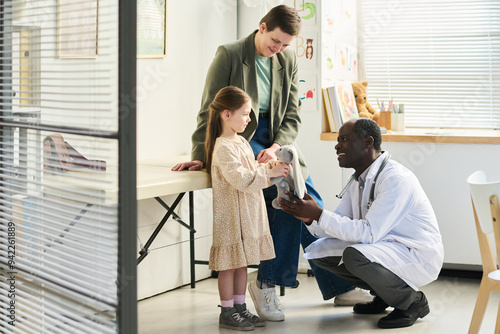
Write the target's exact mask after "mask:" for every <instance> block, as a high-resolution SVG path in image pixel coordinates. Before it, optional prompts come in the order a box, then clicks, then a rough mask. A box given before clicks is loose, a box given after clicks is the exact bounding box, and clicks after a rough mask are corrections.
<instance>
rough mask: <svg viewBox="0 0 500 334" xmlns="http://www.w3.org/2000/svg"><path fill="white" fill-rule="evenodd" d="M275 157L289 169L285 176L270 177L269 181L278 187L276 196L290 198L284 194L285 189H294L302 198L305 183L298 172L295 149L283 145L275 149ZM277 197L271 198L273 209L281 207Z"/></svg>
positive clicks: (297, 156)
mask: <svg viewBox="0 0 500 334" xmlns="http://www.w3.org/2000/svg"><path fill="white" fill-rule="evenodd" d="M276 157H277V158H278V160H279V161H281V162H283V163H285V164H287V165H288V167H289V168H290V171H289V173H288V175H287V177H286V178H284V177H283V176H280V177H273V178H271V182H272V183H274V184H275V185H276V187H277V188H278V198H280V197H282V198H284V199H286V200H290V196H288V195H285V190H288V191H290V192H292V193H293V191H294V190H295V191H296V194H297V197H299V198H304V193H305V192H306V183H305V182H304V178H303V177H302V174H301V172H300V163H299V155H298V153H297V150H296V149H295V147H293V146H292V145H284V146H282V147H280V148H279V149H277V150H276ZM278 198H275V199H274V200H273V203H272V205H273V207H274V208H275V209H281V208H280V207H279V205H278V204H279V201H278Z"/></svg>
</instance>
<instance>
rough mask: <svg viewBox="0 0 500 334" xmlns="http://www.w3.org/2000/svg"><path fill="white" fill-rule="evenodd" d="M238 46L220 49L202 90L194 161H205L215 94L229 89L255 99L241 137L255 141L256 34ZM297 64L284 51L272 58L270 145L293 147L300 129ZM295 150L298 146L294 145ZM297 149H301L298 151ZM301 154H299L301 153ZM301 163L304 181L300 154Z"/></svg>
mask: <svg viewBox="0 0 500 334" xmlns="http://www.w3.org/2000/svg"><path fill="white" fill-rule="evenodd" d="M256 32H257V30H256V31H254V32H253V33H251V34H250V35H249V36H248V37H246V38H243V39H240V40H238V41H236V42H232V43H228V44H225V45H221V46H219V48H218V49H217V52H216V54H215V58H214V60H213V61H212V64H211V65H210V67H209V69H208V73H207V77H206V81H205V88H204V90H203V95H202V101H201V108H200V112H199V113H198V118H197V121H198V124H197V128H196V130H195V131H194V133H193V135H192V137H191V139H192V142H193V148H192V152H191V159H192V160H201V161H205V148H204V143H205V135H206V134H205V132H206V127H207V121H208V113H209V105H210V103H211V102H212V101H213V99H214V97H215V94H217V92H218V91H219V90H220V89H221V88H223V87H226V86H230V85H231V86H236V87H239V88H241V89H243V90H244V91H245V92H247V94H248V95H250V97H251V99H252V113H251V115H250V117H251V119H252V121H251V122H250V123H249V124H248V126H247V128H246V129H245V132H243V133H242V134H241V135H242V136H243V137H245V138H246V139H247V140H248V141H250V139H251V138H252V136H253V134H254V133H255V130H256V129H257V123H258V121H259V117H258V113H259V94H258V88H257V71H256V65H255V42H254V38H255V34H256ZM297 71H298V64H297V57H296V56H295V52H294V51H292V50H289V49H287V50H285V51H283V52H280V53H278V54H275V55H274V56H272V57H271V86H272V87H271V104H270V108H269V112H270V115H269V121H270V122H269V127H270V128H269V135H270V142H271V143H277V144H279V145H280V146H283V145H288V144H293V143H294V141H295V138H296V137H297V134H298V131H299V127H300V123H301V121H300V115H299V111H300V106H301V102H300V99H299V82H298V81H299V80H298V75H297ZM295 146H296V145H295ZM297 149H298V148H297ZM298 151H299V152H300V150H298ZM299 155H300V163H301V166H302V174H303V176H304V180H305V179H306V178H307V176H308V172H307V167H306V166H305V164H304V161H303V159H302V156H301V154H300V153H299Z"/></svg>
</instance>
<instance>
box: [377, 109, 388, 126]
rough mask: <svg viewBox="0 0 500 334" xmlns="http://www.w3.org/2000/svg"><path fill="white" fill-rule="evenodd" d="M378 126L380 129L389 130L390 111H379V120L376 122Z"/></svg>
mask: <svg viewBox="0 0 500 334" xmlns="http://www.w3.org/2000/svg"><path fill="white" fill-rule="evenodd" d="M378 125H379V126H380V127H384V128H386V129H387V130H390V129H391V112H390V111H381V112H380V118H379V121H378Z"/></svg>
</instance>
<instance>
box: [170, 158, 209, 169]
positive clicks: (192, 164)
mask: <svg viewBox="0 0 500 334" xmlns="http://www.w3.org/2000/svg"><path fill="white" fill-rule="evenodd" d="M202 167H203V161H201V160H193V161H188V162H183V163H180V164H177V165H175V166H174V167H172V170H173V171H178V170H184V169H187V170H200V169H201V168H202Z"/></svg>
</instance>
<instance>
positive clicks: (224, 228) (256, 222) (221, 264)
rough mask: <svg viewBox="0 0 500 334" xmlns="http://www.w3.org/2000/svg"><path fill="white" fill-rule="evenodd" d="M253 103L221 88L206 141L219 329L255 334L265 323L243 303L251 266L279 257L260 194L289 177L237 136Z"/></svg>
mask: <svg viewBox="0 0 500 334" xmlns="http://www.w3.org/2000/svg"><path fill="white" fill-rule="evenodd" d="M251 112H252V111H251V100H250V97H249V96H248V94H247V93H245V92H244V91H242V90H241V89H239V88H237V87H234V86H228V87H225V88H222V89H221V90H220V91H219V92H218V93H217V95H216V96H215V99H214V100H213V102H212V103H211V104H210V116H209V118H208V126H207V136H206V141H205V149H206V154H207V155H206V167H207V170H208V171H209V173H211V176H212V191H213V212H214V219H213V243H212V248H211V249H210V259H209V269H211V270H215V271H219V281H218V286H219V296H220V299H221V307H222V311H221V314H220V316H219V327H223V328H230V329H236V330H252V329H254V326H265V325H266V321H265V320H264V319H261V318H259V317H258V316H256V315H254V314H252V313H250V311H248V309H247V308H246V304H245V293H246V284H247V266H248V265H253V264H259V263H260V261H263V260H269V259H272V258H274V257H275V254H274V245H273V240H272V237H271V233H270V231H269V222H268V220H267V213H266V205H265V202H264V196H263V194H262V189H263V188H267V187H269V186H270V185H271V183H270V178H271V177H279V176H284V177H286V175H287V174H288V167H287V166H286V165H285V164H283V163H280V162H276V161H274V162H270V163H267V164H258V163H257V161H256V160H255V158H254V155H253V152H252V148H251V147H250V144H249V143H248V142H247V141H246V139H244V138H243V137H241V136H239V135H238V133H241V132H243V131H244V130H245V128H246V126H247V125H248V123H250V113H251Z"/></svg>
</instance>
